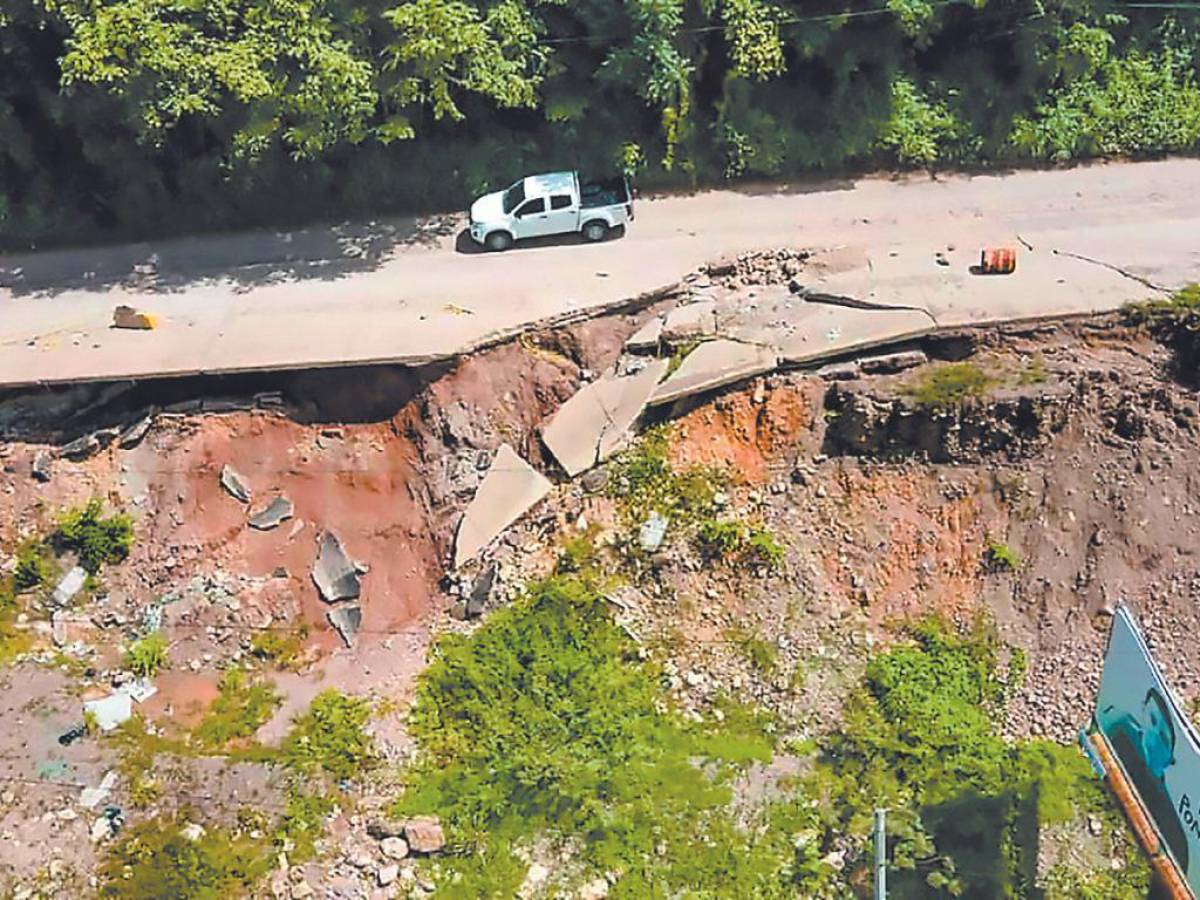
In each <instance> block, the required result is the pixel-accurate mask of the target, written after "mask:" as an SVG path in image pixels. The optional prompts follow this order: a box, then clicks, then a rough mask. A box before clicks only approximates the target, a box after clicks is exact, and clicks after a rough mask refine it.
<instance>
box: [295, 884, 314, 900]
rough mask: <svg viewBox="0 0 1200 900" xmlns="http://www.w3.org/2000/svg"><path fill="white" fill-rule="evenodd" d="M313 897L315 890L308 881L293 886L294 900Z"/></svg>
mask: <svg viewBox="0 0 1200 900" xmlns="http://www.w3.org/2000/svg"><path fill="white" fill-rule="evenodd" d="M312 895H313V889H312V887H311V886H310V885H309V883H308V882H307V881H297V882H296V883H295V884H293V885H292V900H304V898H305V897H311V896H312Z"/></svg>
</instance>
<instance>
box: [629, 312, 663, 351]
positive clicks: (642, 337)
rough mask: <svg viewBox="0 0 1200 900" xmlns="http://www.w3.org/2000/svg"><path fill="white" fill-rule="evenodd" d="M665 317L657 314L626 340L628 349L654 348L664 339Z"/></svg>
mask: <svg viewBox="0 0 1200 900" xmlns="http://www.w3.org/2000/svg"><path fill="white" fill-rule="evenodd" d="M662 333H663V317H662V316H655V317H654V318H653V319H651V320H650V321H648V322H647V323H646V324H645V325H643V326H642V327H641V328H639V329H638V330H637V331H635V332H634V333H633V334H631V335H630V336H629V337H628V338H627V339H626V341H625V349H626V350H653V349H654V348H655V347H657V346H658V344H659V341H661V340H662Z"/></svg>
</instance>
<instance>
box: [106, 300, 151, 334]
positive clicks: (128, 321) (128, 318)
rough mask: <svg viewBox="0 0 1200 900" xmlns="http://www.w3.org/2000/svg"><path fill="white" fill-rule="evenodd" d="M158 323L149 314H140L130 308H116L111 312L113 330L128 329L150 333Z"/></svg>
mask: <svg viewBox="0 0 1200 900" xmlns="http://www.w3.org/2000/svg"><path fill="white" fill-rule="evenodd" d="M157 326H158V321H157V320H156V319H155V318H154V316H152V315H150V314H149V313H144V312H140V311H138V310H136V309H134V308H133V307H132V306H124V305H122V306H118V307H116V308H115V309H114V310H113V323H112V327H113V328H129V329H133V330H135V331H150V330H152V329H154V328H156V327H157Z"/></svg>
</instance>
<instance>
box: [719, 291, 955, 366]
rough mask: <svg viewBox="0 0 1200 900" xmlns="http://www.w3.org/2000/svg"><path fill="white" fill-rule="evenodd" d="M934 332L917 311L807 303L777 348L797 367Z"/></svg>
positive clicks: (925, 316) (929, 321) (927, 318)
mask: <svg viewBox="0 0 1200 900" xmlns="http://www.w3.org/2000/svg"><path fill="white" fill-rule="evenodd" d="M935 328H936V325H935V323H934V321H933V319H932V318H931V317H930V316H929V314H928V313H925V312H922V311H920V310H915V309H856V308H851V307H845V306H834V305H832V304H828V303H813V302H809V303H805V304H804V306H803V307H801V308H800V309H797V310H795V311H794V313H793V315H792V317H791V318H790V319H789V321H788V325H787V328H786V329H781V331H782V339H781V340H780V341H779V343H778V345H777V346H778V350H779V356H780V357H781V359H782V360H783V361H784V362H785V363H788V364H791V365H800V364H807V363H815V362H820V361H821V360H824V359H829V358H830V357H833V356H840V355H842V354H844V353H850V352H852V351H856V350H868V349H870V348H872V347H879V346H883V345H885V344H894V343H897V342H899V341H905V340H913V339H915V338H918V337H922V336H923V335H926V334H929V333H930V332H932V331H934V330H935ZM734 335H735V336H736V335H737V332H736V331H735V332H734Z"/></svg>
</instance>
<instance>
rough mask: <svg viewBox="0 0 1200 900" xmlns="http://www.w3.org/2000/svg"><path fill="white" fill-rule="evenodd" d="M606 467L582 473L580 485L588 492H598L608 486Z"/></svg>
mask: <svg viewBox="0 0 1200 900" xmlns="http://www.w3.org/2000/svg"><path fill="white" fill-rule="evenodd" d="M608 478H609V476H608V469H591V470H589V471H587V472H584V473H583V477H582V478H580V479H579V483H580V485H582V487H583V489H584V490H585V491H587V492H588V493H589V494H598V493H600V492H601V491H602V490H604V489H605V488H606V487H608Z"/></svg>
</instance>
